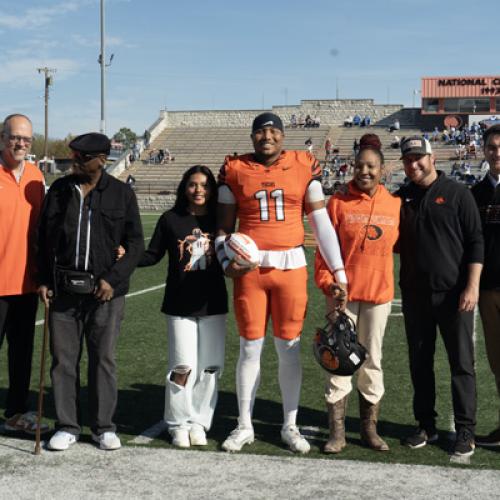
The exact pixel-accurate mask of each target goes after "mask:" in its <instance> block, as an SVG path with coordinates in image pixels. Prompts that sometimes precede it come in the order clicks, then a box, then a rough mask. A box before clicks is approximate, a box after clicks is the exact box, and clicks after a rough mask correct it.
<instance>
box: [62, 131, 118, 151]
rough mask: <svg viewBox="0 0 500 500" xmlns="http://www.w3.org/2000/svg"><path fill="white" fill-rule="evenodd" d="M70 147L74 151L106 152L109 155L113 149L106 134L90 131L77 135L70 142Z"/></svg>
mask: <svg viewBox="0 0 500 500" xmlns="http://www.w3.org/2000/svg"><path fill="white" fill-rule="evenodd" d="M69 147H70V148H71V149H72V150H73V151H78V152H80V153H105V154H107V155H108V154H109V151H110V149H111V141H110V140H109V138H108V137H107V136H105V135H104V134H98V133H97V132H90V133H88V134H82V135H79V136H77V137H75V138H74V139H73V140H72V141H71V142H70V143H69Z"/></svg>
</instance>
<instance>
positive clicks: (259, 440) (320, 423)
mask: <svg viewBox="0 0 500 500" xmlns="http://www.w3.org/2000/svg"><path fill="white" fill-rule="evenodd" d="M158 216H159V214H144V215H143V223H144V232H145V236H146V237H149V236H150V235H151V233H152V231H153V229H154V225H155V222H156V220H157V218H158ZM146 243H147V241H146ZM312 255H313V252H312V249H307V256H308V260H309V262H310V264H311V265H310V267H309V274H310V280H309V306H308V313H307V318H306V321H305V326H304V331H303V335H302V362H303V384H302V396H301V405H300V409H299V417H298V423H299V425H300V426H301V427H304V426H305V430H304V432H306V433H308V434H309V436H310V441H311V444H312V449H311V453H310V454H309V455H308V457H311V458H318V457H322V458H328V459H331V460H336V459H337V458H339V459H352V460H364V461H373V462H398V463H414V464H428V465H438V464H439V465H447V464H449V455H448V453H449V449H450V446H451V441H449V439H448V438H449V436H448V432H449V430H450V419H451V396H450V375H449V369H448V363H447V361H446V353H445V351H444V347H443V344H442V341H441V340H440V339H439V340H438V345H437V350H436V359H435V369H436V385H437V408H436V409H437V411H438V413H439V418H438V428H439V430H440V436H441V437H440V441H439V442H438V444H437V445H433V446H427V447H425V448H423V449H420V450H410V449H408V448H405V447H403V446H401V444H400V440H401V439H402V438H403V437H404V436H405V435H406V434H407V433H408V432H410V431H411V430H412V429H413V428H414V421H413V417H412V410H411V400H412V389H411V384H410V376H409V368H408V357H407V347H406V339H405V333H404V325H403V318H402V317H401V316H391V318H390V319H389V323H388V327H387V330H386V335H385V340H384V360H383V367H384V374H385V385H386V393H385V397H384V399H383V402H382V411H381V415H380V422H379V431H380V434H381V435H382V436H383V437H384V439H386V441H387V443H388V444H389V446H390V448H391V449H390V451H389V452H386V453H381V452H374V451H371V450H369V449H367V448H365V447H363V446H362V445H361V442H360V439H359V435H358V428H359V413H358V401H357V399H358V398H357V394H356V392H355V391H353V393H352V394H351V397H350V400H349V405H348V416H347V420H346V426H347V436H348V446H347V447H346V448H345V450H344V451H343V452H342V453H341V454H339V455H336V456H331V455H330V456H329V455H324V454H323V453H322V452H321V449H322V447H323V445H324V442H325V440H326V438H327V434H328V431H327V420H326V413H325V404H324V398H323V385H324V375H323V373H322V370H321V369H320V368H319V366H318V365H317V364H316V362H315V360H314V358H313V355H312V349H311V342H312V337H313V334H314V331H315V328H316V327H317V326H322V324H323V323H324V317H323V315H324V300H323V297H322V295H321V294H320V292H319V291H318V290H317V289H316V288H315V286H314V283H313V279H312ZM396 268H397V261H396ZM396 272H397V269H396ZM165 273H166V259H164V260H163V261H162V262H160V263H159V264H158V265H156V266H154V267H150V268H143V269H138V270H137V271H136V272H135V273H134V276H133V278H132V282H131V290H130V291H131V292H134V291H138V290H142V289H145V288H149V287H153V286H155V285H161V284H162V283H164V280H165ZM228 288H229V290H231V281H230V280H228ZM163 291H164V290H163V288H160V289H158V290H155V291H151V292H148V293H145V294H142V295H136V296H133V297H130V298H128V299H127V303H126V315H125V320H124V322H123V325H122V332H121V336H120V339H119V342H118V350H117V359H118V377H119V379H118V381H119V400H118V409H117V413H116V417H115V421H116V423H117V425H118V432H119V433H120V436H121V438H122V442H123V443H124V444H125V445H126V444H127V443H129V442H130V441H132V440H133V439H134V438H135V437H136V436H138V435H139V434H141V432H143V431H144V430H146V429H147V428H149V427H151V426H152V425H154V424H155V423H157V422H158V421H159V420H160V419H161V418H162V415H163V405H164V380H165V373H166V363H167V341H166V327H165V318H164V315H163V314H162V313H161V312H160V305H161V300H162V296H163ZM398 292H399V291H398ZM397 296H398V297H399V293H397ZM41 309H42V308H40V310H39V318H41V317H42V311H41ZM400 312H401V309H400V307H399V306H393V313H400ZM41 334H42V327H40V326H39V327H37V338H36V347H35V354H34V360H33V376H32V394H31V395H32V402H33V408H35V406H36V396H37V391H38V379H39V377H38V375H39V360H40V345H41V337H42V335H41ZM5 347H6V346H4V348H3V349H2V350H1V351H0V363H1V364H0V367H1V368H0V388H1V389H0V393H1V394H0V408H2V409H3V406H2V405H4V401H5V390H6V389H5V388H6V387H7V366H6V348H5ZM238 348H239V341H238V334H237V331H236V327H235V322H234V317H233V315H232V312H231V313H230V314H229V316H228V333H227V342H226V365H225V369H224V373H223V376H222V379H221V382H220V393H219V403H218V407H217V410H216V415H215V418H214V423H213V427H212V429H211V430H210V432H209V435H208V437H209V444H208V446H207V447H205V448H204V449H208V450H219V449H220V445H221V443H222V441H223V440H224V439H225V437H226V436H227V434H228V433H229V432H230V431H231V430H232V429H233V428H234V427H235V425H236V418H237V403H236V396H235V366H236V361H237V357H238ZM476 359H477V387H478V413H477V419H478V426H477V431H478V432H479V433H484V432H486V431H489V430H491V429H492V428H493V427H494V426H495V425H496V423H497V417H498V406H499V405H498V397H497V395H496V390H495V384H494V381H493V377H492V375H491V373H490V371H489V367H488V366H487V361H486V356H485V351H484V341H483V336H482V329H481V325H480V321H479V319H478V328H477V342H476ZM49 365H50V362H49V363H48V364H47V370H46V374H47V375H46V403H45V408H46V410H45V419H46V421H47V422H49V423H53V422H54V417H55V415H54V407H53V400H52V397H51V395H52V391H51V386H50V380H49V379H50V377H49ZM82 386H83V389H82V419H83V423H84V424H86V423H87V422H88V420H87V415H86V413H85V412H86V408H87V404H86V398H87V393H86V356H85V355H84V357H83V359H82ZM281 420H282V412H281V403H280V393H279V386H278V379H277V359H276V355H275V352H274V346H273V344H272V338H271V334H270V332H268V335H267V339H266V345H265V348H264V353H263V358H262V378H261V384H260V388H259V391H258V393H257V400H256V404H255V411H254V425H255V432H256V441H255V443H254V444H253V445H250V446H246V447H245V448H244V449H243V451H242V453H255V454H267V455H282V456H284V455H286V456H289V455H291V454H290V452H288V451H287V450H286V449H285V448H284V447H283V446H282V445H281V442H280V439H279V430H280V426H281ZM84 434H87V435H88V434H89V429H88V428H87V427H84ZM147 446H159V447H168V446H170V444H169V440H168V436H167V435H166V433H164V434H162V435H160V436H159V437H158V438H157V439H154V440H153V441H152V442H151V443H149V444H148V445H147ZM499 458H500V456H499V455H498V451H494V450H485V449H480V448H477V449H476V453H475V455H474V456H473V457H472V460H471V465H470V466H471V467H484V468H500V460H499Z"/></svg>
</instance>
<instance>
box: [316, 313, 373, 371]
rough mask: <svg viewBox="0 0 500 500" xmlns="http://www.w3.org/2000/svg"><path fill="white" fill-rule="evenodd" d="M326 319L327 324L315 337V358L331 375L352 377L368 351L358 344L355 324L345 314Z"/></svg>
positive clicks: (319, 329)
mask: <svg viewBox="0 0 500 500" xmlns="http://www.w3.org/2000/svg"><path fill="white" fill-rule="evenodd" d="M335 314H337V316H336V318H335ZM326 319H327V324H326V325H325V326H324V327H323V328H318V329H317V330H316V335H315V336H314V341H313V352H314V357H315V358H316V361H317V362H318V363H319V365H320V366H321V367H322V368H323V369H324V370H326V371H327V372H329V373H332V374H334V375H352V374H353V373H354V372H355V371H356V370H357V369H358V368H359V367H360V366H361V365H362V364H363V361H364V360H365V359H366V356H367V352H366V349H365V348H364V347H363V346H362V345H361V344H360V343H359V342H358V338H357V335H356V327H355V325H354V322H353V321H352V319H351V318H349V316H347V315H346V314H345V313H343V312H339V313H330V314H328V315H327V316H326Z"/></svg>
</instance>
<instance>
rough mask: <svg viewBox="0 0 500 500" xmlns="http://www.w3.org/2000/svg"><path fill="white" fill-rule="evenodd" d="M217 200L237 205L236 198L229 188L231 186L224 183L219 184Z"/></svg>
mask: <svg viewBox="0 0 500 500" xmlns="http://www.w3.org/2000/svg"><path fill="white" fill-rule="evenodd" d="M217 201H218V202H219V203H224V204H226V205H236V198H235V197H234V194H233V193H232V192H231V190H230V189H229V186H226V185H225V184H222V186H219V190H218V197H217Z"/></svg>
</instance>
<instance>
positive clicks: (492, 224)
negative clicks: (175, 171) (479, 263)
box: [472, 125, 500, 446]
mask: <svg viewBox="0 0 500 500" xmlns="http://www.w3.org/2000/svg"><path fill="white" fill-rule="evenodd" d="M483 140H484V157H485V159H486V161H487V162H488V163H489V166H490V169H489V172H488V173H487V174H486V175H485V176H484V179H483V180H482V181H481V182H480V183H479V184H476V185H475V186H474V187H473V188H472V194H473V196H474V198H475V199H476V203H477V205H478V207H479V214H480V216H481V222H482V224H483V232H484V247H485V255H484V269H483V273H482V275H481V284H480V291H479V312H480V314H481V320H482V323H483V330H484V340H485V342H486V354H487V356H488V361H489V364H490V368H491V371H492V373H493V375H494V377H495V383H496V386H497V393H498V394H500V335H499V330H500V187H498V186H499V184H500V125H492V126H491V127H490V128H488V129H487V130H486V131H485V133H484V135H483ZM476 443H477V444H478V445H481V446H500V424H499V425H498V426H497V428H496V429H494V430H493V431H491V432H490V433H489V434H488V435H486V436H476Z"/></svg>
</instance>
